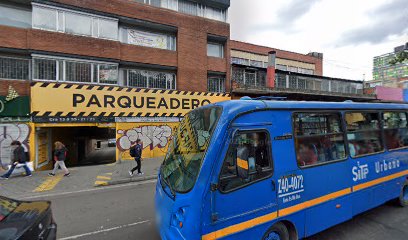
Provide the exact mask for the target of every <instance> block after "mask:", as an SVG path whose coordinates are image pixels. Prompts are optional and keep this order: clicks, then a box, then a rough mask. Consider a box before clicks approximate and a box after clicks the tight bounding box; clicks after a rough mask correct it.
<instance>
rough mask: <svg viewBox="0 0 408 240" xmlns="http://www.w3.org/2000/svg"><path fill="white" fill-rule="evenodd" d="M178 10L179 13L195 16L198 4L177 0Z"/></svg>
mask: <svg viewBox="0 0 408 240" xmlns="http://www.w3.org/2000/svg"><path fill="white" fill-rule="evenodd" d="M178 11H179V12H181V13H185V14H189V15H193V16H197V15H198V4H197V3H195V2H192V1H187V0H179V1H178Z"/></svg>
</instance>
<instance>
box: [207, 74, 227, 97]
mask: <svg viewBox="0 0 408 240" xmlns="http://www.w3.org/2000/svg"><path fill="white" fill-rule="evenodd" d="M208 91H209V92H219V93H223V92H225V77H221V76H209V77H208Z"/></svg>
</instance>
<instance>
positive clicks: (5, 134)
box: [0, 124, 30, 164]
mask: <svg viewBox="0 0 408 240" xmlns="http://www.w3.org/2000/svg"><path fill="white" fill-rule="evenodd" d="M29 136H30V126H29V125H28V124H0V160H1V162H2V163H3V164H9V163H10V161H11V148H10V144H11V142H12V141H20V142H21V143H23V147H24V148H25V149H27V150H28V149H29V145H28V138H29Z"/></svg>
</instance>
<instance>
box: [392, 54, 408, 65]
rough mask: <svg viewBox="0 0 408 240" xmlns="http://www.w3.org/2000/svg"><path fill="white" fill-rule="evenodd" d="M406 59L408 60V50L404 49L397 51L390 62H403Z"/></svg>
mask: <svg viewBox="0 0 408 240" xmlns="http://www.w3.org/2000/svg"><path fill="white" fill-rule="evenodd" d="M405 60H408V52H407V51H402V52H399V53H397V55H396V56H395V57H394V58H393V59H391V60H390V62H389V63H390V64H391V65H395V64H397V63H402V62H404V61H405Z"/></svg>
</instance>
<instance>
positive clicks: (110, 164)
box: [105, 162, 116, 166]
mask: <svg viewBox="0 0 408 240" xmlns="http://www.w3.org/2000/svg"><path fill="white" fill-rule="evenodd" d="M115 164H116V162H114V163H109V164H106V165H105V166H115Z"/></svg>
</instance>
